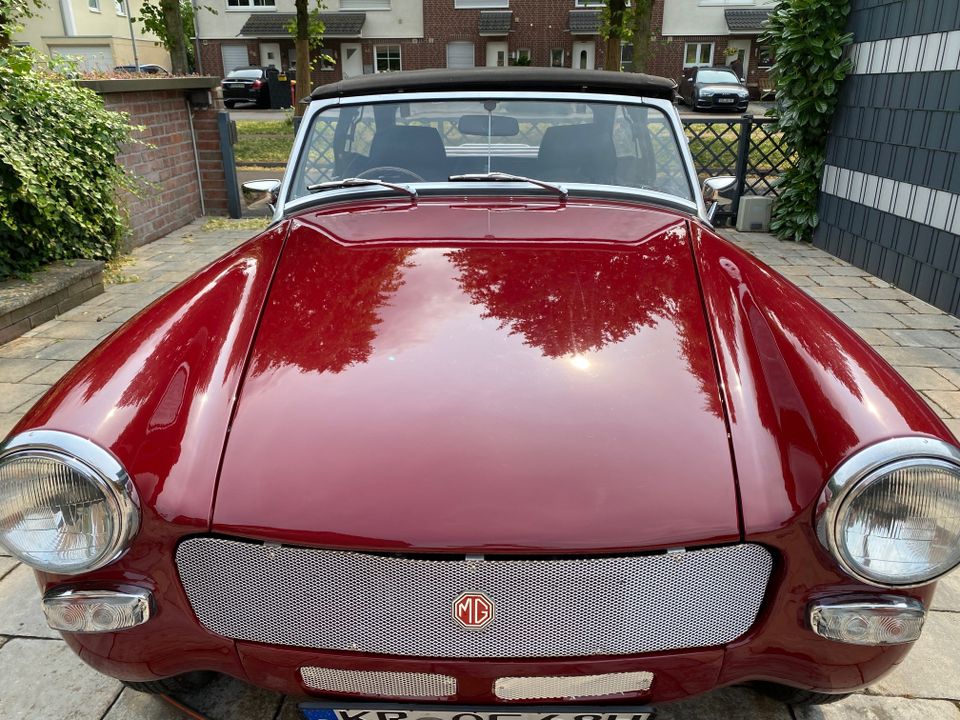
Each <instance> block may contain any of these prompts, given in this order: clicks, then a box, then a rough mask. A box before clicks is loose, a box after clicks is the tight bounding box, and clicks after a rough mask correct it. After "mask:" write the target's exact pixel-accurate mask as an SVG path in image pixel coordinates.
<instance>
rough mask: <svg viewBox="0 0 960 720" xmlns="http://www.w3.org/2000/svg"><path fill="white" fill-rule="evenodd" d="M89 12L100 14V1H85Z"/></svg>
mask: <svg viewBox="0 0 960 720" xmlns="http://www.w3.org/2000/svg"><path fill="white" fill-rule="evenodd" d="M87 7H89V8H90V11H91V12H100V0H87Z"/></svg>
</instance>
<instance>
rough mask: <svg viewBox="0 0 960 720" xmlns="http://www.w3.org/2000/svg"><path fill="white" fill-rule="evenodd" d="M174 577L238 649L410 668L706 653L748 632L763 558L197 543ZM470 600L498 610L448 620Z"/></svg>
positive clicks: (183, 550) (762, 580)
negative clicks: (454, 661)
mask: <svg viewBox="0 0 960 720" xmlns="http://www.w3.org/2000/svg"><path fill="white" fill-rule="evenodd" d="M177 566H178V568H179V570H180V577H181V579H182V581H183V585H184V588H185V590H186V593H187V597H188V598H189V599H190V604H191V605H192V606H193V609H194V612H196V614H197V617H198V618H199V620H200V622H201V623H203V625H204V626H205V627H207V628H208V629H209V630H211V631H212V632H215V633H217V634H219V635H224V636H226V637H230V638H234V639H237V640H251V641H254V642H263V643H271V644H275V645H290V646H295V647H307V648H317V649H323V650H348V651H350V650H352V651H358V652H367V653H380V654H386V655H405V656H414V657H452V658H473V657H477V658H481V657H502V658H519V657H564V656H565V657H571V656H586V655H630V654H635V653H645V652H655V651H659V650H675V649H680V648H689V647H705V646H709V645H719V644H722V643H726V642H729V641H731V640H733V639H735V638H737V637H739V636H740V635H742V634H743V633H744V632H746V631H747V629H749V627H750V626H751V625H752V624H753V621H754V619H755V618H756V616H757V612H758V611H759V609H760V604H761V602H762V600H763V594H764V591H765V589H766V586H767V581H768V579H769V577H770V570H771V566H772V559H771V556H770V553H769V552H768V551H767V550H766V549H765V548H763V547H762V546H760V545H730V546H726V547H720V548H711V549H706V550H693V551H689V552H685V553H668V554H661V555H644V556H630V557H605V558H591V559H571V560H472V559H463V560H419V559H408V558H398V557H389V556H381V555H372V554H365V553H354V552H343V551H333V550H316V549H309V548H296V547H280V546H270V545H260V544H256V543H251V542H238V541H234V540H222V539H218V538H193V539H190V540H186V541H184V542H183V543H181V544H180V547H179V548H178V549H177ZM464 591H476V592H482V593H485V594H486V595H487V597H489V598H490V599H491V600H492V602H493V603H494V605H495V607H496V615H495V619H494V621H493V622H492V623H490V625H488V626H487V627H486V628H484V629H483V630H480V631H477V630H467V629H465V628H463V627H461V626H460V625H459V624H458V623H457V622H456V621H455V620H454V618H453V616H452V606H453V601H454V600H455V599H456V598H457V597H458V596H460V595H461V594H462V593H463V592H464Z"/></svg>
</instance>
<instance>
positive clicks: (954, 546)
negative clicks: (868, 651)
mask: <svg viewBox="0 0 960 720" xmlns="http://www.w3.org/2000/svg"><path fill="white" fill-rule="evenodd" d="M835 532H836V539H837V546H838V547H839V549H840V552H841V554H842V555H843V557H844V560H845V561H846V562H847V563H848V564H849V565H850V566H851V567H852V568H853V569H854V570H855V571H856V572H858V573H859V574H861V575H863V576H864V577H866V578H869V579H871V580H874V581H876V582H878V583H883V584H889V585H910V584H917V583H922V582H926V581H929V580H932V579H934V578H937V577H939V576H940V575H943V574H944V573H946V572H949V571H950V570H951V569H952V568H954V567H956V566H957V565H958V564H960V470H958V468H957V467H956V466H954V465H953V464H951V463H948V462H942V461H938V460H923V461H919V462H918V461H916V460H905V461H901V462H898V463H894V464H892V465H888V466H886V467H884V468H882V469H881V470H879V471H876V472H875V473H873V474H872V475H869V476H867V477H866V478H864V479H863V480H862V481H861V482H859V483H858V484H857V485H856V486H855V487H854V488H853V489H852V490H851V492H850V494H849V495H848V497H847V498H846V499H845V501H844V502H843V505H842V507H841V508H840V512H839V513H838V515H837V522H836V530H835Z"/></svg>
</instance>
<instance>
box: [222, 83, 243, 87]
mask: <svg viewBox="0 0 960 720" xmlns="http://www.w3.org/2000/svg"><path fill="white" fill-rule="evenodd" d="M224 87H228V88H242V87H243V83H227V84H226V85H224Z"/></svg>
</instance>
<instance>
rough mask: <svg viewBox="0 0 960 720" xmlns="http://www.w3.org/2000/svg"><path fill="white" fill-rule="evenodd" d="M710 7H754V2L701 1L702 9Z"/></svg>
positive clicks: (744, 0)
mask: <svg viewBox="0 0 960 720" xmlns="http://www.w3.org/2000/svg"><path fill="white" fill-rule="evenodd" d="M710 5H753V0H700V6H701V7H709V6H710Z"/></svg>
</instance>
